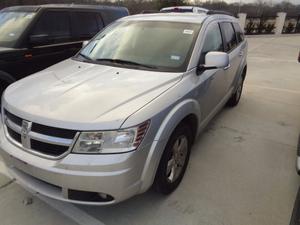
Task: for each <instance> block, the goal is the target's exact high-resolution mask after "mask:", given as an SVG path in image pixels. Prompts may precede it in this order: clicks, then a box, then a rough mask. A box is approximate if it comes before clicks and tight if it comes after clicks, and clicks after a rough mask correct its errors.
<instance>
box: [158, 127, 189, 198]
mask: <svg viewBox="0 0 300 225" xmlns="http://www.w3.org/2000/svg"><path fill="white" fill-rule="evenodd" d="M191 144H192V133H191V129H189V126H188V125H186V124H185V123H182V124H180V125H179V126H178V127H177V128H176V129H175V130H174V132H173V133H172V135H171V137H170V139H169V141H168V143H167V146H166V148H165V151H164V153H163V155H162V158H161V161H160V163H159V166H158V169H157V172H156V177H155V181H154V187H155V189H156V190H157V191H158V192H160V193H163V194H170V193H171V192H173V191H174V190H175V189H176V188H177V187H178V185H179V184H180V182H181V180H182V178H183V176H184V173H185V170H186V167H187V164H188V161H189V156H190V151H191Z"/></svg>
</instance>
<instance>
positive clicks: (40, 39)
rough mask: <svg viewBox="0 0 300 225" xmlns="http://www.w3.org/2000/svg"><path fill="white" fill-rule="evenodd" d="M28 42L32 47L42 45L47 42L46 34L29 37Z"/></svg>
mask: <svg viewBox="0 0 300 225" xmlns="http://www.w3.org/2000/svg"><path fill="white" fill-rule="evenodd" d="M29 42H30V44H31V45H32V46H36V45H43V44H47V43H48V42H49V35H48V34H36V35H31V36H29Z"/></svg>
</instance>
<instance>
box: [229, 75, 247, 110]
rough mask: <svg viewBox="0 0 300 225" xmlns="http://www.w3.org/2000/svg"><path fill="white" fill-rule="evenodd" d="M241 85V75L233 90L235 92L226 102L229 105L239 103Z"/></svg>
mask: <svg viewBox="0 0 300 225" xmlns="http://www.w3.org/2000/svg"><path fill="white" fill-rule="evenodd" d="M243 87H244V78H243V76H241V77H240V78H239V81H238V86H237V88H236V90H235V92H234V93H233V94H232V96H231V97H230V99H229V100H228V102H227V103H226V105H227V106H229V107H235V106H237V104H239V102H240V99H241V96H242V93H243Z"/></svg>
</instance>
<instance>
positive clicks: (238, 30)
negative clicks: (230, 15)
mask: <svg viewBox="0 0 300 225" xmlns="http://www.w3.org/2000/svg"><path fill="white" fill-rule="evenodd" d="M233 27H234V30H235V33H236V38H237V42H238V43H240V42H242V41H244V39H245V37H244V32H243V31H242V29H241V27H240V25H239V24H238V23H233Z"/></svg>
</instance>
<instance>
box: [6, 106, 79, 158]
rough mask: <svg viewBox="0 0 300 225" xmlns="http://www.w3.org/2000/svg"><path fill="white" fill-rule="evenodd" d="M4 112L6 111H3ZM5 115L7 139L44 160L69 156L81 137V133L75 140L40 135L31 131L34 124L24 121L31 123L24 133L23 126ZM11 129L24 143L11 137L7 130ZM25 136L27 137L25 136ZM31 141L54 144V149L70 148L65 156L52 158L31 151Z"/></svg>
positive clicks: (77, 133)
mask: <svg viewBox="0 0 300 225" xmlns="http://www.w3.org/2000/svg"><path fill="white" fill-rule="evenodd" d="M3 111H4V110H3ZM2 115H3V125H4V131H5V135H6V137H7V139H8V140H9V141H10V142H11V143H12V144H14V145H15V146H17V147H19V148H22V149H23V150H25V151H27V152H30V153H32V154H34V155H37V156H40V157H42V158H47V159H60V158H62V157H64V156H65V155H67V154H69V153H70V152H71V150H72V148H73V146H74V144H75V142H76V140H77V138H78V136H79V132H76V134H75V136H74V138H73V139H67V138H60V137H55V136H49V135H45V134H40V133H37V132H34V131H31V125H32V122H29V121H27V120H22V122H25V123H29V124H30V127H29V130H27V132H24V128H23V126H22V127H21V126H19V125H18V124H16V123H14V122H13V121H12V120H10V119H9V118H8V117H7V116H6V114H5V113H3V114H2ZM8 128H9V129H11V130H13V131H14V132H16V133H17V134H19V135H21V137H22V143H20V142H18V141H16V140H14V139H13V138H12V137H10V135H9V132H8V130H7V129H8ZM24 135H25V136H24ZM30 140H36V141H39V142H42V143H47V144H52V145H53V148H55V145H58V146H64V147H68V149H67V151H65V152H64V153H63V154H61V155H58V156H52V155H48V154H44V153H42V152H40V151H38V150H34V149H31V145H30V142H31V141H30Z"/></svg>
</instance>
